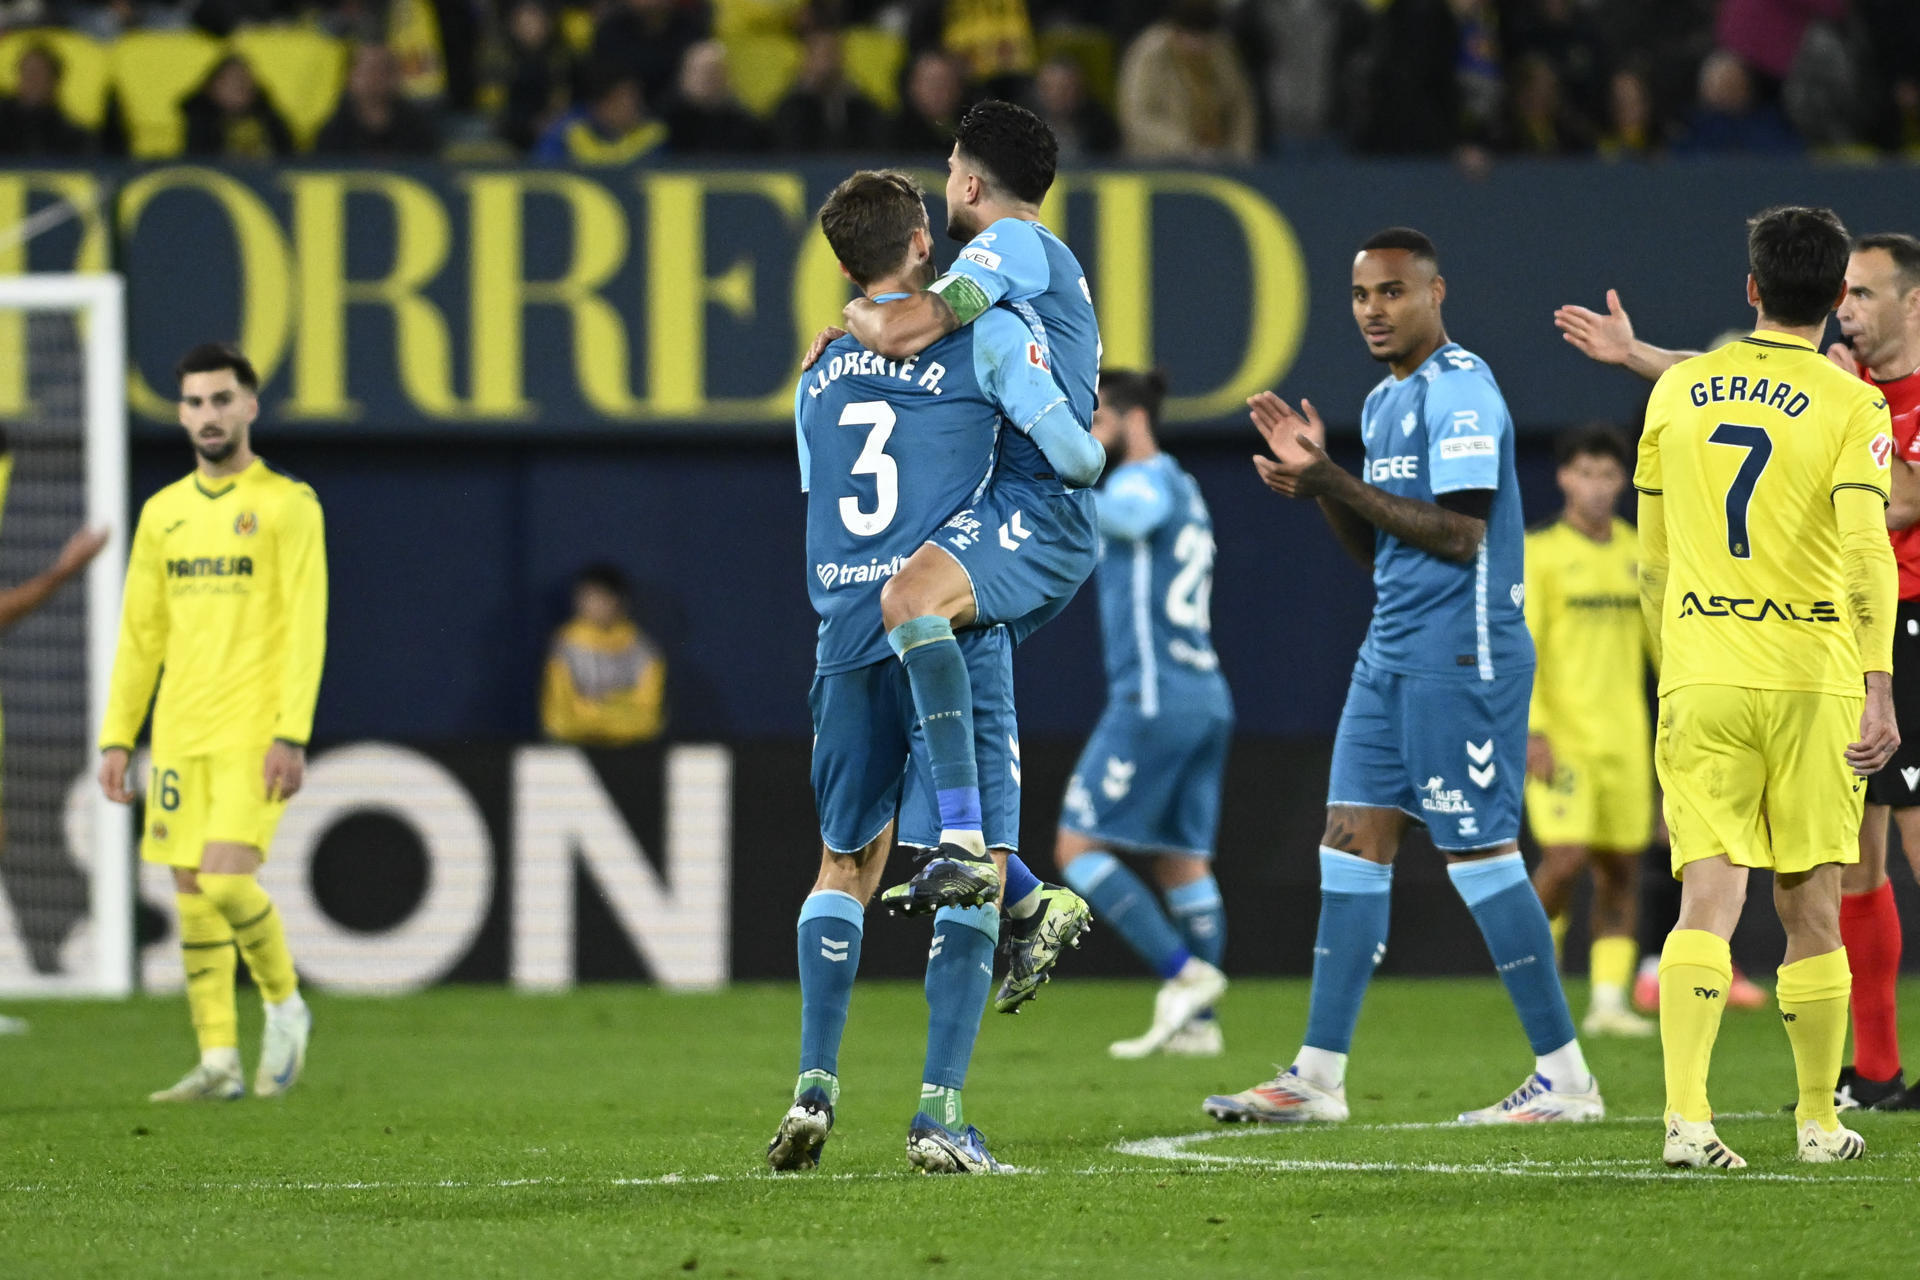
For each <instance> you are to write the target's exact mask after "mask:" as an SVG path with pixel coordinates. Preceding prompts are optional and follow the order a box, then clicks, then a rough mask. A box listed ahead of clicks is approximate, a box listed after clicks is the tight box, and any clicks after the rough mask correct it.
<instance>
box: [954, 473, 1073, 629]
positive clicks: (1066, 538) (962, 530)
mask: <svg viewBox="0 0 1920 1280" xmlns="http://www.w3.org/2000/svg"><path fill="white" fill-rule="evenodd" d="M928 541H929V542H930V543H932V545H934V546H936V547H939V548H940V549H941V550H942V551H945V552H946V553H947V554H949V555H951V556H952V557H953V558H954V559H955V560H957V561H959V563H960V568H961V570H962V571H963V572H964V573H965V574H966V575H967V580H968V581H969V582H971V583H972V584H973V605H974V610H975V612H976V618H975V625H977V626H982V627H990V626H994V625H996V624H1000V623H1004V624H1006V626H1007V628H1008V629H1009V630H1010V631H1011V632H1012V633H1013V642H1014V643H1015V644H1019V643H1020V642H1022V641H1024V640H1025V639H1026V638H1027V637H1028V636H1030V635H1032V634H1033V633H1034V632H1035V631H1038V630H1039V629H1040V628H1041V627H1042V626H1043V625H1045V624H1046V623H1048V622H1050V621H1052V619H1053V618H1054V617H1055V616H1056V615H1058V614H1059V612H1060V611H1061V610H1062V609H1064V608H1066V607H1067V602H1068V601H1069V600H1072V599H1073V593H1074V592H1076V591H1078V590H1079V589H1080V584H1081V583H1083V582H1085V581H1086V580H1087V579H1088V578H1089V577H1090V576H1092V574H1093V571H1094V568H1095V566H1097V565H1098V564H1099V563H1100V532H1099V528H1098V526H1097V524H1096V523H1095V515H1094V508H1093V493H1092V491H1091V490H1081V491H1079V492H1077V493H1071V494H1050V495H1049V494H1039V493H1035V492H1033V491H1031V490H1026V489H1018V488H1012V487H1009V488H1007V489H1005V490H1001V489H996V488H989V489H988V490H987V494H986V496H985V497H984V498H982V499H981V501H980V502H979V504H978V505H976V506H972V507H969V508H967V509H966V510H965V511H962V512H961V513H960V514H958V515H956V516H954V517H953V519H951V520H949V521H947V522H946V523H945V524H943V525H941V526H940V528H939V529H938V530H936V531H935V533H934V535H933V537H932V538H930V539H928Z"/></svg>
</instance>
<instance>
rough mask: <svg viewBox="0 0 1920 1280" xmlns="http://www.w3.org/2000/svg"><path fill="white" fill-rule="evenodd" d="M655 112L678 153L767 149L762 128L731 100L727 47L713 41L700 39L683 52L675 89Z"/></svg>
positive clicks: (752, 115)
mask: <svg viewBox="0 0 1920 1280" xmlns="http://www.w3.org/2000/svg"><path fill="white" fill-rule="evenodd" d="M661 114H662V115H663V116H664V117H665V119H666V122H667V139H668V145H670V146H671V147H672V148H673V149H674V150H675V151H678V152H681V153H683V154H686V153H698V152H740V151H761V150H764V149H765V148H766V145H767V131H766V128H765V126H763V125H762V124H761V123H760V121H759V120H758V119H757V118H756V117H755V116H754V114H753V113H752V112H751V111H748V110H747V109H746V108H745V107H743V106H741V105H740V99H739V98H737V97H735V96H734V92H733V81H732V79H731V77H729V75H728V74H727V47H726V46H725V45H723V44H721V43H720V42H719V41H718V40H703V41H701V42H700V43H699V44H696V45H694V46H693V47H692V48H690V49H688V50H687V56H686V57H685V58H684V59H683V60H682V61H681V63H680V84H679V89H678V91H677V92H676V93H675V94H674V95H673V97H672V98H671V99H669V100H668V102H667V105H666V109H665V110H664V111H663V112H662V113H661Z"/></svg>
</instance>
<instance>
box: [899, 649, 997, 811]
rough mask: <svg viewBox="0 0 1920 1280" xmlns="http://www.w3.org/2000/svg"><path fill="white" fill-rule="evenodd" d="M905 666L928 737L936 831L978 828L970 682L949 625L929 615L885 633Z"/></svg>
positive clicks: (918, 714) (977, 792) (963, 660)
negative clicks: (937, 812) (937, 818)
mask: <svg viewBox="0 0 1920 1280" xmlns="http://www.w3.org/2000/svg"><path fill="white" fill-rule="evenodd" d="M887 643H888V644H890V645H892V646H893V651H894V652H895V653H897V654H899V655H900V661H901V662H903V663H905V664H906V668H907V682H908V683H909V684H911V685H912V686H913V710H914V714H915V715H917V716H918V717H919V719H920V727H921V729H922V731H923V732H925V734H926V735H927V760H928V763H929V764H930V765H931V766H932V772H933V794H934V799H935V801H936V802H937V803H938V805H939V806H940V829H941V830H942V831H943V832H944V831H978V830H980V770H979V766H978V765H977V764H976V763H975V762H974V757H973V680H972V677H970V676H969V675H968V674H967V660H966V658H965V657H964V656H962V655H961V653H960V642H959V641H957V640H955V639H954V638H953V627H952V626H951V625H950V624H949V623H948V622H947V620H946V619H945V618H940V617H935V616H933V615H931V614H929V615H927V616H925V617H921V618H911V619H909V620H907V621H906V622H903V623H901V624H900V625H899V626H897V627H895V628H894V629H893V630H891V631H889V632H888V633H887Z"/></svg>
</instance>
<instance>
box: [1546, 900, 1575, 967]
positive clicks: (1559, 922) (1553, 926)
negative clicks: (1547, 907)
mask: <svg viewBox="0 0 1920 1280" xmlns="http://www.w3.org/2000/svg"><path fill="white" fill-rule="evenodd" d="M1570 919H1571V918H1570V917H1569V916H1568V915H1567V913H1566V912H1564V911H1562V912H1561V913H1560V914H1559V915H1557V916H1548V917H1547V928H1548V929H1550V930H1551V931H1552V932H1553V959H1554V963H1556V964H1558V963H1559V961H1560V953H1561V952H1563V951H1565V950H1566V949H1567V928H1568V925H1569V923H1570Z"/></svg>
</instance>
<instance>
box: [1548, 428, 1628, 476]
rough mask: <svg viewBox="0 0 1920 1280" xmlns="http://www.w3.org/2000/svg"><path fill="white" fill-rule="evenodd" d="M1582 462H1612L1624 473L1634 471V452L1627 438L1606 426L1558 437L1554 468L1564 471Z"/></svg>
mask: <svg viewBox="0 0 1920 1280" xmlns="http://www.w3.org/2000/svg"><path fill="white" fill-rule="evenodd" d="M1580 458H1612V459H1613V460H1614V461H1615V462H1617V463H1619V464H1620V468H1621V470H1623V471H1632V470H1633V449H1632V448H1631V447H1630V446H1629V445H1628V444H1627V438H1626V437H1625V436H1623V435H1621V434H1620V432H1619V431H1618V430H1617V429H1615V428H1614V427H1613V426H1612V425H1610V424H1608V423H1605V422H1590V423H1588V424H1586V425H1585V426H1580V427H1569V428H1568V429H1567V430H1565V431H1562V432H1561V433H1560V434H1559V435H1558V436H1556V437H1554V441H1553V465H1554V466H1556V467H1564V466H1567V465H1569V464H1570V463H1572V462H1574V461H1575V460H1577V459H1580Z"/></svg>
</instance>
